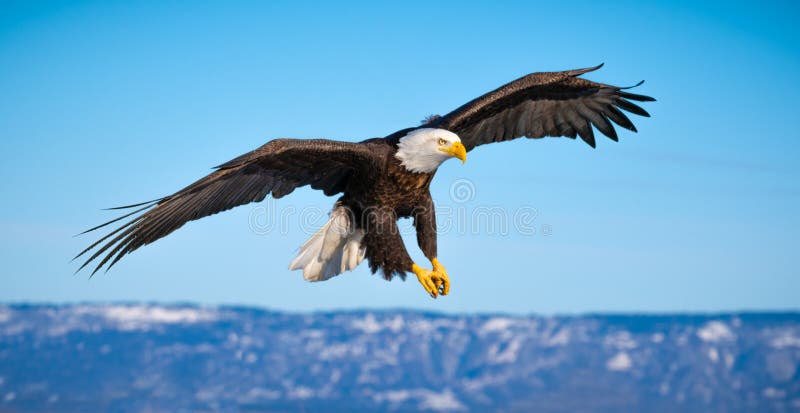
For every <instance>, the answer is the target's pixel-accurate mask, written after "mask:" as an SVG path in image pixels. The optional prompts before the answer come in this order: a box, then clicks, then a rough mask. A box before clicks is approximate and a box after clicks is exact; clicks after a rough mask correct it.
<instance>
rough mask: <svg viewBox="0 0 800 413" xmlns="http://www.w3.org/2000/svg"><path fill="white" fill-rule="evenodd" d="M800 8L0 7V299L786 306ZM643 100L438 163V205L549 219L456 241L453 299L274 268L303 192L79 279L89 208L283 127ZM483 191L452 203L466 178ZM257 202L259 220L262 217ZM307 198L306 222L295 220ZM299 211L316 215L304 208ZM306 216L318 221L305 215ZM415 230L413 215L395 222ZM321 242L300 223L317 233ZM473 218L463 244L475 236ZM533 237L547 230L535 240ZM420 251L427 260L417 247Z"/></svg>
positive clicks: (190, 171) (302, 231) (384, 124)
mask: <svg viewBox="0 0 800 413" xmlns="http://www.w3.org/2000/svg"><path fill="white" fill-rule="evenodd" d="M798 10H800V9H799V8H798V7H797V6H796V5H795V4H793V3H792V2H772V3H768V4H763V3H756V2H752V3H741V2H735V3H729V2H725V3H719V4H717V3H706V4H695V3H694V2H678V3H676V2H650V3H645V2H580V1H578V2H569V3H563V4H554V3H553V2H541V3H538V2H516V3H512V2H509V3H503V4H501V5H499V4H494V3H490V2H485V3H471V2H469V3H466V4H463V3H462V2H451V3H445V2H441V3H440V2H434V4H427V3H416V4H412V3H406V2H403V3H402V5H391V6H390V5H380V4H373V3H372V2H369V3H348V4H346V5H341V4H329V5H320V4H317V3H301V2H252V3H235V4H234V5H231V4H225V5H223V4H222V3H219V2H208V3H202V2H192V3H184V2H174V3H173V2H81V3H75V2H20V3H16V4H15V3H10V2H4V3H3V4H2V5H1V6H0V62H3V63H2V64H0V90H2V94H0V148H1V149H2V153H3V155H4V156H3V161H2V163H0V172H2V174H3V176H4V177H5V179H3V180H2V181H0V189H1V191H0V194H2V201H3V202H2V203H0V245H1V246H2V247H1V248H0V261H2V262H3V264H4V265H3V270H2V273H1V274H2V275H0V301H15V302H16V301H55V302H73V301H95V300H100V301H116V300H129V301H188V302H200V303H212V304H218V303H226V304H248V305H258V306H266V307H271V308H276V309H288V310H316V309H337V308H360V307H367V308H390V307H392V308H393V307H407V308H418V309H426V310H436V311H448V312H456V311H458V312H461V311H467V312H473V311H493V312H516V313H530V312H538V313H573V312H589V311H724V310H741V309H798V308H799V307H800V296H799V295H798V294H797V291H800V277H799V276H798V271H797V270H796V268H797V258H796V256H797V254H796V252H795V249H796V241H795V240H796V236H797V235H796V233H797V230H798V229H800V226H798V221H799V219H798V215H797V211H798V207H800V187H799V186H798V177H799V175H798V172H800V166H798V162H797V160H798V159H800V156H799V155H800V143H799V142H800V132H798V130H799V129H798V128H797V125H796V124H797V119H798V109H797V107H796V105H795V100H796V96H798V95H800V86H799V85H798V82H797V75H798V73H800V36H799V35H800V33H799V29H798V28H797V25H796V22H797V21H798V19H800V12H799V11H798ZM601 62H605V63H606V66H605V67H604V68H602V69H601V70H600V71H598V72H595V73H592V74H591V75H590V76H588V78H590V79H593V80H597V81H601V82H607V83H611V84H616V85H629V84H634V83H636V82H638V81H639V80H641V79H645V80H646V83H645V84H644V85H643V86H642V87H640V88H639V89H638V90H637V91H638V92H640V93H644V94H648V95H652V96H654V97H656V98H657V99H658V102H655V103H651V104H647V105H646V109H647V110H648V111H650V113H651V114H652V115H653V117H652V118H650V119H644V118H635V119H634V121H635V123H636V124H637V127H638V128H639V133H638V134H633V133H630V132H627V131H621V132H620V137H621V139H620V142H619V143H615V142H612V141H610V140H607V139H602V140H600V141H599V142H598V148H597V149H595V150H592V149H591V148H589V147H588V146H586V145H584V144H582V143H580V142H575V141H572V140H569V139H548V140H538V141H526V140H519V141H515V142H513V143H506V144H498V145H489V146H485V147H481V148H479V149H478V150H476V151H473V152H471V153H470V155H469V159H468V162H467V163H466V165H464V166H462V165H460V164H458V163H457V162H449V163H447V164H445V165H444V166H443V167H442V168H441V170H440V172H439V174H438V175H437V178H436V181H435V183H434V184H433V187H432V193H433V195H434V199H435V200H436V201H437V204H438V206H439V207H440V208H442V207H443V208H449V209H450V211H462V210H463V211H466V213H467V214H469V213H473V212H474V211H475V210H476V209H478V208H486V207H498V208H502V209H503V210H504V211H510V212H509V213H514V212H515V211H518V210H520V209H523V208H535V210H536V211H537V214H536V218H535V220H534V225H533V228H534V229H536V230H537V231H536V233H535V234H533V235H526V234H522V233H520V232H519V231H509V233H508V234H505V235H502V234H497V233H492V232H491V231H488V230H487V228H480V225H475V226H474V227H469V226H468V227H469V228H468V230H467V231H447V232H446V233H444V234H441V236H440V238H439V253H440V259H441V260H442V262H443V263H444V264H445V265H446V266H447V268H448V270H449V273H450V275H451V280H452V283H453V286H452V290H451V295H450V296H448V297H445V298H443V299H438V300H436V301H434V300H431V299H430V298H429V297H427V295H426V294H425V292H424V291H423V290H422V288H421V287H420V286H419V284H418V283H417V282H416V281H413V282H411V281H409V282H406V283H403V282H400V281H399V280H395V281H393V282H385V281H383V280H381V279H380V278H379V277H375V276H371V275H370V274H369V272H368V271H367V269H366V266H364V265H362V267H360V268H359V269H358V270H356V271H355V272H352V273H347V274H345V275H343V276H340V277H337V278H335V279H333V280H331V281H328V282H324V283H315V284H310V283H307V282H305V281H303V280H302V277H301V275H300V273H299V272H290V271H288V270H287V269H286V267H287V265H288V263H289V261H290V260H291V258H292V257H293V254H294V253H295V250H296V248H297V247H298V246H299V245H300V244H301V243H302V242H303V241H304V240H305V238H307V237H308V233H307V231H306V229H307V228H308V227H309V226H310V225H309V223H305V224H303V223H301V222H300V215H299V213H298V215H294V216H293V218H291V219H289V220H288V221H287V222H288V223H287V227H286V228H284V229H285V230H284V231H272V232H270V233H269V234H263V233H261V231H258V230H256V229H254V228H253V225H251V218H252V217H253V216H254V214H258V213H259V211H263V208H264V207H266V208H269V209H270V210H281V211H286V210H287V208H295V210H297V211H309V210H311V211H327V210H328V209H329V208H330V205H331V204H332V202H333V201H334V200H335V198H327V197H325V196H323V195H322V194H320V193H317V192H314V191H312V190H310V189H303V190H299V191H296V192H295V193H293V194H292V195H291V196H289V197H286V198H283V199H281V200H278V201H270V202H266V203H264V204H262V205H257V204H256V205H248V206H244V207H240V208H238V209H236V210H233V211H230V212H228V213H225V214H220V215H216V216H214V217H211V218H209V219H205V220H202V221H198V222H195V223H191V224H189V225H187V226H185V227H184V228H182V229H181V230H179V231H178V232H176V233H174V234H172V235H170V236H169V237H167V238H165V239H162V240H160V241H158V242H157V243H156V244H153V245H151V246H148V247H145V248H143V249H141V250H139V251H137V252H136V253H134V254H133V255H130V256H128V257H126V258H125V259H124V260H123V261H121V262H120V263H119V264H118V265H117V266H116V267H115V268H114V269H113V270H112V271H111V272H109V273H107V274H100V275H98V276H96V277H94V278H93V279H91V280H89V279H88V274H86V273H79V274H78V275H73V271H74V270H75V269H76V268H77V266H76V265H75V263H70V262H69V259H70V258H71V257H72V256H73V255H74V254H75V253H76V252H77V251H79V250H80V249H82V247H84V246H85V245H87V244H88V243H90V242H91V241H93V240H94V239H95V238H94V237H93V236H83V237H78V238H73V237H72V236H73V235H74V234H76V233H78V232H80V231H82V230H83V229H86V228H88V227H90V226H93V225H94V224H97V223H99V222H102V221H105V220H107V219H110V218H112V217H114V216H115V215H114V214H113V213H111V212H108V211H100V208H104V207H110V206H116V205H120V204H126V203H132V202H136V201H143V200H147V199H152V198H155V197H158V196H162V195H165V194H169V193H172V192H174V191H175V190H177V189H179V188H181V187H183V186H184V185H186V184H188V183H190V182H192V181H193V180H195V179H197V178H199V177H201V176H202V175H204V174H206V173H207V172H209V168H210V167H211V166H213V165H217V164H220V163H222V162H224V161H226V160H228V159H230V158H233V157H235V156H237V155H239V154H241V153H243V152H245V151H248V150H250V149H253V148H255V147H257V146H259V145H261V144H262V143H264V142H266V141H267V140H269V139H272V138H276V137H328V138H336V139H344V140H351V141H355V140H361V139H364V138H368V137H374V136H383V135H386V134H388V133H391V132H393V131H395V130H397V129H400V128H403V127H407V126H410V125H415V124H417V122H418V121H419V120H420V119H421V118H423V117H424V116H426V115H428V114H431V113H444V112H447V111H449V110H451V109H453V108H455V107H457V106H459V105H460V104H462V103H464V102H466V101H468V100H470V99H472V98H473V97H475V96H477V95H479V94H481V93H484V92H486V91H488V90H491V89H493V88H495V87H497V86H499V85H501V84H503V83H505V82H507V81H510V80H512V79H514V78H516V77H519V76H521V75H524V74H526V73H528V72H533V71H546V70H564V69H572V68H578V67H587V66H592V65H595V64H598V63H601ZM460 180H468V182H469V185H470V187H471V188H474V193H473V194H472V195H471V197H470V199H469V200H468V201H466V202H461V201H460V200H458V199H452V197H451V196H450V189H451V187H452V185H453V183H454V182H462V181H460ZM259 207H261V208H262V209H260V210H259V209H258V208H259ZM309 208H310V209H309ZM304 217H306V216H304ZM306 218H307V217H306ZM404 225H405V226H407V225H408V224H407V223H405V224H404ZM311 226H313V222H312V223H311ZM476 228H477V229H476ZM544 232H549V234H547V235H545V234H544ZM407 241H408V242H407V244H408V245H409V250H410V251H411V252H412V256H414V257H416V258H418V259H420V260H421V259H422V257H421V254H420V253H419V252H418V249H417V247H416V243H415V242H414V239H413V236H411V237H408V238H407Z"/></svg>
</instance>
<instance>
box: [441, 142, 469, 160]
mask: <svg viewBox="0 0 800 413" xmlns="http://www.w3.org/2000/svg"><path fill="white" fill-rule="evenodd" d="M440 150H441V151H442V152H444V153H446V154H448V155H450V156H453V157H456V158H458V159H461V163H462V164H463V163H464V162H466V161H467V148H465V147H464V144H463V143H461V142H453V144H452V145H450V147H449V148H444V149H440Z"/></svg>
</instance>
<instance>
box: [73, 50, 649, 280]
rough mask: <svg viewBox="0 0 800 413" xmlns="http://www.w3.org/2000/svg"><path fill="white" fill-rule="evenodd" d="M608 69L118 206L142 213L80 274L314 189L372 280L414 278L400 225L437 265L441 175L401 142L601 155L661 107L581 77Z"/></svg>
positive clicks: (222, 170)
mask: <svg viewBox="0 0 800 413" xmlns="http://www.w3.org/2000/svg"><path fill="white" fill-rule="evenodd" d="M601 66H602V65H601ZM599 67H600V66H597V67H594V68H589V69H580V70H571V71H565V72H545V73H533V74H530V75H527V76H525V77H522V78H520V79H517V80H515V81H513V82H511V83H508V84H506V85H504V86H502V87H500V88H498V89H496V90H494V91H492V92H489V93H487V94H485V95H483V96H480V97H478V98H476V99H474V100H472V101H470V102H469V103H467V104H465V105H463V106H461V107H459V108H458V109H456V110H454V111H453V112H450V113H449V114H447V115H444V116H438V115H434V116H430V117H428V118H427V119H426V121H425V123H424V124H423V125H421V126H420V127H415V128H408V129H403V130H401V131H398V132H395V133H393V134H391V135H389V136H387V137H385V138H375V139H369V140H366V141H363V142H359V143H350V142H337V141H331V140H325V139H308V140H302V139H276V140H273V141H270V142H268V143H267V144H265V145H263V146H261V147H260V148H258V149H256V150H253V151H251V152H248V153H246V154H244V155H241V156H239V157H237V158H235V159H233V160H231V161H228V162H226V163H224V164H222V165H220V166H218V167H217V168H216V170H215V171H214V172H212V173H211V174H209V175H207V176H205V177H203V178H201V179H200V180H198V181H197V182H195V183H193V184H191V185H189V186H187V187H186V188H184V189H182V190H180V191H178V192H176V193H174V194H172V195H169V196H166V197H164V198H161V199H158V200H155V201H151V202H147V203H142V204H137V205H129V206H126V207H120V208H118V209H123V208H131V209H133V212H130V213H128V214H126V215H123V216H122V217H119V218H117V219H115V220H112V221H110V222H107V223H105V224H102V225H99V226H97V227H94V228H91V229H89V230H88V231H86V232H90V231H94V230H96V229H99V228H102V227H105V226H106V225H109V224H112V223H114V222H117V221H120V220H122V219H124V218H127V217H133V218H131V219H130V221H128V222H126V223H124V224H123V225H121V226H120V227H118V228H116V229H115V230H113V231H112V232H110V233H109V234H107V235H105V236H104V237H102V238H101V239H99V240H98V241H96V242H95V243H93V244H92V245H90V246H89V247H88V248H86V249H85V250H83V251H82V252H81V253H80V254H78V255H77V256H76V258H78V257H81V256H84V255H89V253H90V252H91V251H93V250H94V251H93V252H91V254H90V255H89V256H88V258H87V259H86V261H85V262H84V263H83V265H82V266H81V267H80V269H82V268H84V267H86V266H87V265H89V263H91V262H94V261H95V260H98V262H97V264H96V266H95V267H94V270H93V272H92V274H94V273H95V272H97V271H98V270H100V269H101V268H103V267H104V266H105V267H106V269H108V268H111V267H112V266H113V265H114V264H115V263H117V261H119V260H120V259H121V258H122V257H123V256H125V255H126V254H129V253H131V252H133V251H135V250H136V249H138V248H140V247H142V246H144V245H147V244H150V243H152V242H154V241H156V240H157V239H159V238H162V237H164V236H166V235H168V234H170V233H171V232H172V231H175V230H176V229H178V228H180V227H181V226H183V225H184V224H185V223H187V222H189V221H193V220H196V219H200V218H203V217H205V216H208V215H212V214H216V213H218V212H221V211H225V210H228V209H231V208H233V207H236V206H239V205H244V204H247V203H251V202H258V201H261V200H263V199H264V198H265V197H266V196H267V195H270V194H271V195H272V196H273V197H275V198H280V197H283V196H285V195H288V194H289V193H291V192H292V191H294V190H295V189H296V188H298V187H301V186H305V185H309V186H310V187H311V188H313V189H318V190H321V191H323V193H324V194H325V195H329V196H331V195H335V194H341V197H340V198H339V201H338V202H337V204H336V205H337V207H344V208H346V209H347V210H348V211H349V212H351V213H352V214H353V217H354V225H355V227H356V228H358V229H360V230H363V232H364V235H363V240H362V241H361V245H362V248H364V257H365V258H366V259H368V260H369V265H370V268H371V270H372V272H373V273H374V272H377V271H378V270H381V271H382V273H383V276H384V277H385V278H386V279H391V278H392V277H393V276H395V275H399V276H401V277H403V278H405V274H406V273H407V272H410V271H411V270H412V265H413V262H412V260H411V258H410V256H409V254H408V252H407V251H406V248H405V246H404V245H403V241H402V238H401V237H400V234H399V231H398V228H397V224H396V222H397V219H398V218H401V217H411V218H413V219H414V224H415V228H416V230H417V240H418V243H419V246H420V248H421V250H422V251H423V253H424V254H425V256H426V257H427V258H429V259H431V260H434V259H435V258H436V254H437V252H436V217H435V214H434V210H433V201H432V199H431V195H430V191H429V187H430V183H431V180H432V179H433V177H434V174H435V169H433V170H431V171H429V172H424V173H418V172H411V171H409V170H408V169H406V167H405V166H404V165H403V164H402V163H401V161H400V159H398V156H396V155H397V153H398V145H399V143H400V141H401V140H402V139H403V138H404V137H406V136H407V135H408V134H409V133H410V132H413V131H416V130H418V129H421V128H434V129H443V130H447V131H450V132H453V133H455V134H456V135H458V137H460V139H461V142H462V143H463V145H464V147H466V150H467V151H469V150H472V149H473V148H475V147H476V146H479V145H482V144H485V143H489V142H500V141H506V140H510V139H515V138H518V137H522V136H526V137H528V138H541V137H544V136H566V137H570V138H575V137H576V136H580V137H581V139H583V141H585V142H586V143H587V144H589V145H591V146H592V147H595V139H594V133H593V131H592V126H594V127H595V128H597V130H599V131H600V132H601V133H603V134H604V135H606V136H608V137H609V138H611V139H613V140H615V141H616V140H617V139H618V137H617V133H616V131H615V129H614V126H613V124H617V125H619V126H622V127H623V128H626V129H629V130H631V131H634V132H635V131H636V128H635V127H634V125H633V123H632V122H631V121H630V120H629V119H628V118H627V117H626V116H625V114H623V112H622V111H623V110H624V111H628V112H630V113H634V114H637V115H641V116H649V114H648V113H647V112H646V111H644V109H642V108H640V107H639V106H637V105H635V104H633V103H631V102H630V101H631V100H633V101H652V100H654V99H653V98H651V97H648V96H643V95H637V94H632V93H628V92H626V91H625V88H620V87H615V86H610V85H605V84H601V83H595V82H591V81H588V80H584V79H581V78H578V77H577V76H579V75H582V74H584V73H587V72H590V71H593V70H596V69H598V68H599ZM637 86H638V85H637ZM440 141H441V140H440ZM137 214H139V215H137ZM80 269H79V270H80ZM323 279H324V278H323ZM433 295H435V294H433Z"/></svg>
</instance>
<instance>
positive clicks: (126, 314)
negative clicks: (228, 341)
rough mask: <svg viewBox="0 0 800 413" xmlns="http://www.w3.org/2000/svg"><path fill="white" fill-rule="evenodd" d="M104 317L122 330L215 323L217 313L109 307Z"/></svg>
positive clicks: (156, 307)
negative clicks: (147, 325) (115, 323)
mask: <svg viewBox="0 0 800 413" xmlns="http://www.w3.org/2000/svg"><path fill="white" fill-rule="evenodd" d="M103 316H104V317H105V318H106V319H107V320H109V321H114V322H117V323H119V327H120V328H122V329H138V328H141V327H142V326H143V325H146V324H178V323H184V324H193V323H200V322H208V321H214V320H216V319H217V313H216V311H212V310H209V309H201V308H169V307H158V306H144V305H134V306H108V307H105V308H103Z"/></svg>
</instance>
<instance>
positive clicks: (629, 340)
mask: <svg viewBox="0 0 800 413" xmlns="http://www.w3.org/2000/svg"><path fill="white" fill-rule="evenodd" d="M603 344H605V345H606V346H607V347H610V348H613V349H618V350H630V349H634V348H636V346H637V344H636V340H634V339H633V336H632V335H631V333H629V332H627V331H618V332H616V333H614V334H609V335H608V336H607V337H606V338H605V340H603Z"/></svg>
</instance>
